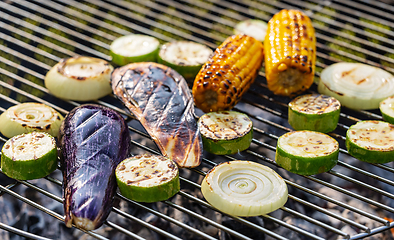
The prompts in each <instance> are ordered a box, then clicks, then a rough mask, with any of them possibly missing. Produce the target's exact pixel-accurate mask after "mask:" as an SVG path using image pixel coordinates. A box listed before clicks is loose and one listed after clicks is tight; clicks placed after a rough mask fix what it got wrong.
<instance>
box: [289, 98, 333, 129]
mask: <svg viewBox="0 0 394 240" xmlns="http://www.w3.org/2000/svg"><path fill="white" fill-rule="evenodd" d="M340 112H341V103H340V102H339V101H338V100H336V99H335V98H333V97H330V96H325V95H320V94H307V95H302V96H299V97H297V98H295V99H293V100H292V101H291V102H290V103H289V116H288V121H289V124H290V125H291V126H292V127H293V129H294V130H311V131H317V132H322V133H327V132H332V131H334V130H335V128H336V127H337V124H338V120H339V114H340Z"/></svg>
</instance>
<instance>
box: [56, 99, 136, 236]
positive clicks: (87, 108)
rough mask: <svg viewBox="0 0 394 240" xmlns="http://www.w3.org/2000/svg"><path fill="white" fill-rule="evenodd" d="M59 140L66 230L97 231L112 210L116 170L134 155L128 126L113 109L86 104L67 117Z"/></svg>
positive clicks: (115, 186)
mask: <svg viewBox="0 0 394 240" xmlns="http://www.w3.org/2000/svg"><path fill="white" fill-rule="evenodd" d="M59 136H60V137H59V147H60V149H61V150H60V160H61V164H62V171H63V191H64V192H63V197H64V204H63V206H64V213H65V223H66V226H67V227H71V226H72V224H73V223H74V224H75V225H76V226H77V227H79V228H82V229H85V230H94V229H97V228H99V227H100V226H101V225H102V224H103V222H104V221H105V220H106V218H107V216H108V215H109V213H110V212H111V209H112V204H113V201H114V196H115V193H116V188H117V184H116V178H115V168H116V166H117V165H118V164H119V163H120V162H121V161H122V160H123V159H125V158H126V157H128V156H129V154H130V135H129V131H128V127H127V124H126V122H125V120H124V119H123V117H122V116H121V115H120V114H118V113H117V112H115V111H113V110H112V109H110V108H107V107H104V106H100V105H94V104H85V105H81V106H79V107H76V108H74V109H73V110H72V111H70V112H69V113H68V114H67V116H66V117H65V119H64V121H63V123H62V126H61V128H60V134H59Z"/></svg>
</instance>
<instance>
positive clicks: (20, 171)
mask: <svg viewBox="0 0 394 240" xmlns="http://www.w3.org/2000/svg"><path fill="white" fill-rule="evenodd" d="M27 134H32V133H27ZM34 134H36V132H35V133H34ZM37 134H38V133H37ZM40 134H45V135H47V136H49V137H51V138H52V139H53V142H54V145H53V148H52V149H51V150H50V151H48V152H47V153H46V154H44V155H43V156H41V157H39V158H37V159H31V160H13V159H12V158H11V157H9V156H6V154H5V153H4V148H6V147H7V146H9V142H10V141H12V140H11V139H12V138H11V139H10V140H8V141H7V142H6V143H5V144H4V146H3V149H2V152H1V170H2V171H3V173H4V174H5V175H7V176H8V177H10V178H13V179H17V180H32V179H39V178H43V177H46V176H48V175H49V174H50V173H52V172H53V171H55V170H56V168H57V163H58V160H57V148H56V144H55V140H54V138H53V137H52V136H50V135H49V134H47V133H40ZM24 135H26V134H21V135H17V136H15V137H19V136H24Z"/></svg>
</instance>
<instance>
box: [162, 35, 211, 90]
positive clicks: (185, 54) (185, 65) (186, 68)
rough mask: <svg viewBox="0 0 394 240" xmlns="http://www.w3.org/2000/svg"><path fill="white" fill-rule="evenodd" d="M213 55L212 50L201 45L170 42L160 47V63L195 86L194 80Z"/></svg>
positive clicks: (187, 42) (188, 42) (189, 42)
mask: <svg viewBox="0 0 394 240" xmlns="http://www.w3.org/2000/svg"><path fill="white" fill-rule="evenodd" d="M212 53H213V51H212V49H210V48H209V47H207V46H205V45H203V44H200V43H196V42H191V41H175V42H168V43H166V44H163V45H162V46H161V47H160V51H159V55H158V63H161V64H163V65H166V66H168V67H170V68H172V69H174V70H175V71H177V72H178V73H179V74H181V75H182V76H183V77H184V78H185V80H186V81H187V82H188V83H189V84H190V85H193V81H194V78H195V77H196V75H197V73H198V72H199V71H200V69H201V67H202V65H203V64H204V63H205V62H206V61H208V59H209V57H210V56H211V54H212Z"/></svg>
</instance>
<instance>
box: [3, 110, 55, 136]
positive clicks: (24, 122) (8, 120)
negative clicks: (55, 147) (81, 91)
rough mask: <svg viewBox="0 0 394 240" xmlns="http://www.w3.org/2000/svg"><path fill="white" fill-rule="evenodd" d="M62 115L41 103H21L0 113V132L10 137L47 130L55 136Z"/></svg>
mask: <svg viewBox="0 0 394 240" xmlns="http://www.w3.org/2000/svg"><path fill="white" fill-rule="evenodd" d="M62 121H63V116H62V115H61V114H60V113H58V112H57V111H56V110H55V109H53V108H52V107H50V106H47V105H45V104H42V103H33V102H28V103H21V104H18V105H15V106H12V107H10V108H8V109H7V110H6V111H5V112H3V113H2V114H1V115H0V132H1V133H2V134H3V135H4V136H6V137H8V138H11V137H13V136H16V135H19V134H22V133H28V132H33V131H38V132H47V133H49V134H50V135H52V136H54V137H57V135H58V133H59V128H60V125H61V123H62Z"/></svg>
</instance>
